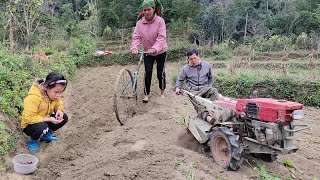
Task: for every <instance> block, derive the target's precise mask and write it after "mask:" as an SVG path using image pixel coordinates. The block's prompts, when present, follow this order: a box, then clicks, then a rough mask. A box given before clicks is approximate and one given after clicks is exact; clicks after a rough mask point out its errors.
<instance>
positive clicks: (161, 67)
mask: <svg viewBox="0 0 320 180" xmlns="http://www.w3.org/2000/svg"><path fill="white" fill-rule="evenodd" d="M166 59H167V52H164V53H162V54H159V55H157V56H144V67H145V74H144V94H145V95H149V94H150V86H151V79H152V69H153V64H154V62H155V61H156V62H157V77H158V80H159V88H160V89H161V90H164V89H165V88H166V74H165V63H166Z"/></svg>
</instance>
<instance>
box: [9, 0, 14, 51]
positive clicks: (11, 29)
mask: <svg viewBox="0 0 320 180" xmlns="http://www.w3.org/2000/svg"><path fill="white" fill-rule="evenodd" d="M11 2H12V0H10V1H9V41H10V54H11V55H12V54H13V24H12V19H13V17H12V10H11Z"/></svg>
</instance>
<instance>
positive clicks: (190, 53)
mask: <svg viewBox="0 0 320 180" xmlns="http://www.w3.org/2000/svg"><path fill="white" fill-rule="evenodd" d="M193 54H195V55H197V56H199V51H198V50H196V49H189V50H188V51H187V57H188V58H189V57H190V56H192V55H193Z"/></svg>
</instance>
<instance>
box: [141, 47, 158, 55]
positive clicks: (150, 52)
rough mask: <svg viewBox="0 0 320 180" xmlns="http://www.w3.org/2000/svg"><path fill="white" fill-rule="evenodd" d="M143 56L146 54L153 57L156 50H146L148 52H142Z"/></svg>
mask: <svg viewBox="0 0 320 180" xmlns="http://www.w3.org/2000/svg"><path fill="white" fill-rule="evenodd" d="M144 54H146V55H148V56H149V55H150V56H152V55H154V54H156V50H155V49H152V48H151V49H148V51H146V52H144Z"/></svg>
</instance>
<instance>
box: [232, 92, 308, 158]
mask: <svg viewBox="0 0 320 180" xmlns="http://www.w3.org/2000/svg"><path fill="white" fill-rule="evenodd" d="M302 108H303V105H302V104H300V103H296V102H291V101H285V100H276V99H270V98H254V99H238V100H237V103H236V107H235V110H236V111H235V112H236V117H237V119H238V121H239V122H243V123H244V129H243V130H242V131H243V134H242V138H243V139H244V140H245V141H244V142H245V143H246V144H247V145H248V146H249V147H250V148H249V151H250V153H270V154H273V153H274V154H278V153H280V152H281V153H282V154H289V153H293V152H295V151H296V150H297V149H298V147H296V146H295V145H294V144H293V135H294V132H297V131H300V130H303V129H306V128H308V126H307V125H301V124H299V125H298V124H297V123H296V122H295V121H296V120H298V119H302V118H303V117H304V113H303V110H302ZM298 126H300V128H297V127H298ZM240 136H241V135H240ZM261 145H263V146H261ZM264 146H267V147H269V148H266V147H264Z"/></svg>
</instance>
